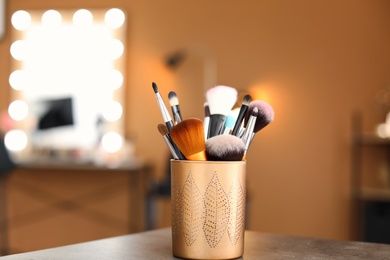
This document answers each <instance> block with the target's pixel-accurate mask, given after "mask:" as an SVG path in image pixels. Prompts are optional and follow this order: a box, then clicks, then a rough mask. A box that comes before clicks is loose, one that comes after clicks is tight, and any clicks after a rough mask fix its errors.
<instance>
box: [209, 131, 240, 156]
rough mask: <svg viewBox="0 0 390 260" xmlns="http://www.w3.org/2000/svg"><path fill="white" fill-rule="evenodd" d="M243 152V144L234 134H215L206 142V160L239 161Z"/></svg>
mask: <svg viewBox="0 0 390 260" xmlns="http://www.w3.org/2000/svg"><path fill="white" fill-rule="evenodd" d="M244 152H245V144H244V142H243V141H242V140H241V138H239V137H237V136H235V135H217V136H214V137H211V138H209V139H208V140H207V142H206V155H207V160H210V161H241V160H242V158H243V156H244Z"/></svg>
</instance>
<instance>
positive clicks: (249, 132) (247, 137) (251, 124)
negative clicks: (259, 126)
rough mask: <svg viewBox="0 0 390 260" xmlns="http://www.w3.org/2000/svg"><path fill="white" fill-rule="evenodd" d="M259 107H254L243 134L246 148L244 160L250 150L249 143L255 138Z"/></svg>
mask: <svg viewBox="0 0 390 260" xmlns="http://www.w3.org/2000/svg"><path fill="white" fill-rule="evenodd" d="M258 111H259V109H258V108H257V107H254V108H253V110H252V111H250V116H249V119H248V124H247V126H246V129H245V132H244V135H243V136H242V138H241V139H242V141H243V142H244V144H245V149H244V155H243V157H242V160H245V159H246V153H247V151H248V148H249V145H250V144H251V142H252V139H253V129H254V128H255V124H256V120H257V115H258ZM248 112H249V111H248Z"/></svg>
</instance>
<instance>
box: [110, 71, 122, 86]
mask: <svg viewBox="0 0 390 260" xmlns="http://www.w3.org/2000/svg"><path fill="white" fill-rule="evenodd" d="M108 83H109V84H110V87H111V89H112V90H117V89H119V88H120V87H121V86H122V84H123V74H122V73H121V72H120V71H119V70H112V71H111V72H110V75H109V82H108Z"/></svg>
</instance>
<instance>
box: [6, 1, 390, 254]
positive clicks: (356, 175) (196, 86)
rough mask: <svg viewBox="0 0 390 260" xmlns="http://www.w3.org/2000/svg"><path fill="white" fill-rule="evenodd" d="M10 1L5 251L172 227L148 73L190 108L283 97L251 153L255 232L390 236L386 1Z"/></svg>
mask: <svg viewBox="0 0 390 260" xmlns="http://www.w3.org/2000/svg"><path fill="white" fill-rule="evenodd" d="M4 7H5V9H4V13H3V14H0V16H1V15H4V18H2V19H3V20H2V21H3V22H4V23H3V24H4V25H3V24H2V23H0V25H2V26H3V28H1V29H4V30H3V33H2V35H1V39H0V57H1V61H0V111H3V113H2V118H1V121H0V124H1V129H2V137H3V141H4V142H5V145H6V146H7V148H6V149H7V151H8V155H9V156H10V158H8V159H9V160H8V159H7V158H6V154H4V156H3V155H2V157H1V158H0V163H1V164H2V169H3V170H2V172H0V175H1V176H2V186H1V187H2V189H0V191H1V196H2V197H1V198H0V199H1V218H0V220H1V230H0V231H1V237H0V239H1V240H0V242H1V245H2V250H3V252H4V253H16V252H24V251H31V250H37V249H42V248H48V247H53V246H60V245H65V244H72V243H78V242H83V241H88V240H93V239H100V238H104V237H110V236H116V235H122V234H127V233H133V232H140V231H144V230H147V229H150V228H160V227H168V226H170V206H169V205H170V204H169V191H167V189H166V186H164V184H166V183H167V177H168V176H167V166H168V159H169V151H168V148H167V146H166V144H165V142H164V140H163V138H162V136H161V134H160V133H159V132H158V131H157V124H159V123H163V119H162V116H161V113H160V111H159V108H158V106H157V102H156V98H155V95H154V93H153V89H152V87H151V83H152V82H156V83H157V85H158V87H159V91H160V93H161V96H162V97H163V99H164V101H165V102H166V105H167V106H168V105H169V103H168V93H169V92H170V91H175V92H176V93H177V95H178V97H179V101H180V107H181V113H182V115H183V118H189V117H197V118H201V119H202V118H203V116H204V108H203V105H204V102H205V91H206V90H207V89H208V88H210V87H212V86H214V85H216V84H218V85H227V86H231V87H234V88H236V89H237V90H238V92H239V94H240V96H241V97H242V95H243V94H244V93H250V94H251V95H252V98H253V99H261V100H264V101H266V102H268V103H269V104H270V105H271V106H272V107H273V108H274V110H275V120H274V121H273V122H272V123H271V124H270V125H269V126H267V127H266V128H264V129H263V130H261V131H260V132H259V133H258V134H256V137H255V139H254V141H253V143H252V145H251V147H250V150H249V151H248V154H247V163H248V168H247V180H248V183H247V192H248V205H247V206H248V207H247V209H248V211H247V229H249V230H256V231H261V232H270V233H281V234H287V235H294V236H307V237H316V238H326V239H340V240H366V241H373V242H389V240H390V239H389V237H386V235H385V234H384V233H386V232H387V231H386V230H390V227H389V226H390V207H389V205H388V203H387V201H389V200H390V196H389V194H390V192H389V177H390V175H389V174H390V173H389V169H388V166H389V165H388V160H389V157H388V147H389V144H390V143H388V142H387V140H388V138H387V133H388V130H387V124H386V116H387V112H389V104H390V103H389V97H390V96H389V83H390V48H389V46H390V2H389V1H386V0H373V1H367V0H342V1H336V0H330V1H309V0H297V1H287V0H272V1H271V0H260V1H254V0H252V1H241V2H238V1H230V0H214V1H197V2H196V3H195V2H190V1H178V0H166V1H152V0H142V1H141V0H133V1H122V0H110V1H103V0H99V1H96V0H95V1H91V0H78V1H74V0H66V1H65V0H57V1H45V0H35V1H22V0H9V1H4ZM80 9H81V11H80ZM77 11H80V12H78V13H77ZM76 13H77V15H76ZM110 17H111V18H110ZM110 19H111V20H113V21H111V20H110ZM110 21H111V22H110ZM100 90H101V92H100ZM58 109H59V110H58ZM50 115H51V116H52V117H54V118H56V120H55V122H56V123H52V122H53V121H50V120H49V122H51V123H48V124H45V122H47V121H45V120H44V118H45V117H50ZM53 124H54V125H53ZM167 194H168V195H167ZM152 197H153V199H150V198H152ZM385 231H386V232H385ZM387 234H390V231H389V232H387Z"/></svg>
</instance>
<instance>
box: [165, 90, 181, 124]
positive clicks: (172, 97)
mask: <svg viewBox="0 0 390 260" xmlns="http://www.w3.org/2000/svg"><path fill="white" fill-rule="evenodd" d="M168 100H169V104H170V105H171V109H172V115H173V118H174V119H175V124H177V123H180V122H181V120H182V116H181V113H180V106H179V99H178V97H177V95H176V92H174V91H171V92H169V93H168Z"/></svg>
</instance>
